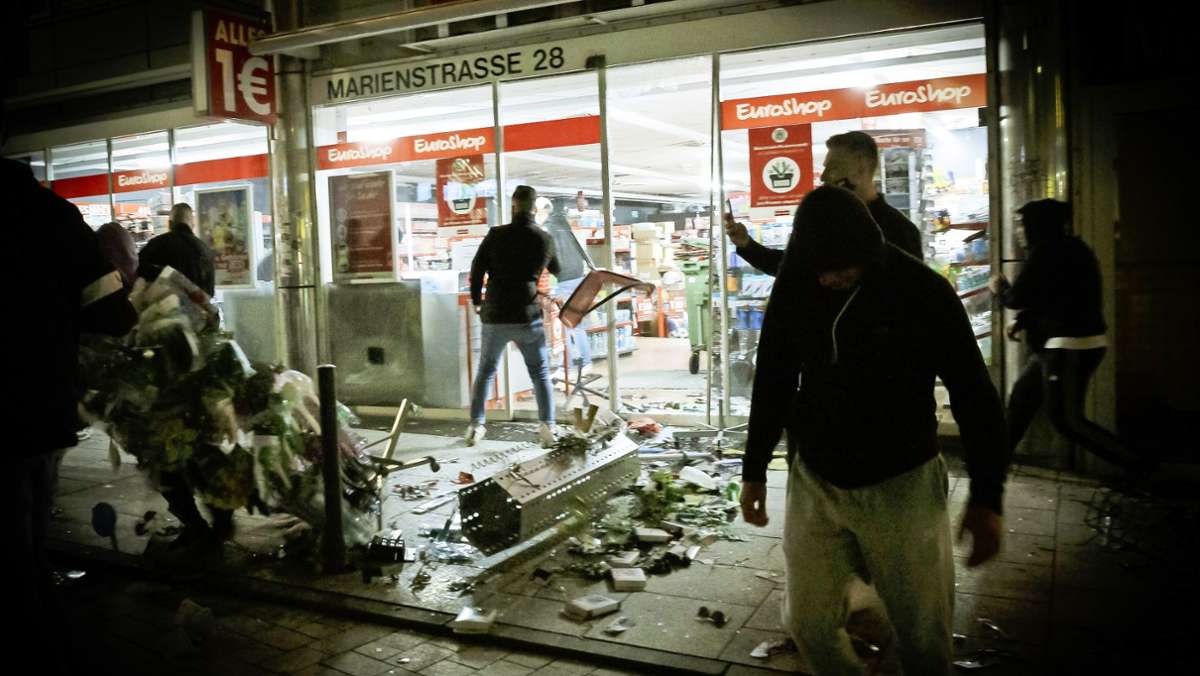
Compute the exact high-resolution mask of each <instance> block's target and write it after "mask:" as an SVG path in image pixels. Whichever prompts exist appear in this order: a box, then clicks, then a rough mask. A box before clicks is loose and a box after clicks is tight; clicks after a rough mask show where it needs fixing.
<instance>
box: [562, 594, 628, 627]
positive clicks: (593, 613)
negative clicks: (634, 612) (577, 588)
mask: <svg viewBox="0 0 1200 676" xmlns="http://www.w3.org/2000/svg"><path fill="white" fill-rule="evenodd" d="M620 609H621V602H620V601H617V600H614V599H611V598H609V597H607V596H605V595H603V594H588V595H587V596H581V597H579V598H577V599H572V600H571V601H569V602H567V605H566V606H565V607H564V608H563V614H564V615H566V616H567V617H569V618H571V619H572V620H577V621H579V622H585V621H587V620H591V619H595V618H597V617H603V616H605V615H608V614H610V613H615V612H617V611H618V610H620Z"/></svg>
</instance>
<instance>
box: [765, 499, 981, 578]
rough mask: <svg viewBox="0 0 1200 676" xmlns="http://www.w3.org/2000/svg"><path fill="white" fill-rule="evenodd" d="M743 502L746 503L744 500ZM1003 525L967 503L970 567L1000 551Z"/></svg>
mask: <svg viewBox="0 0 1200 676" xmlns="http://www.w3.org/2000/svg"><path fill="white" fill-rule="evenodd" d="M742 504H743V505H745V503H744V502H743V503H742ZM742 509H745V507H743V508H742ZM1003 526H1004V520H1003V519H1002V518H1001V517H1000V515H999V514H997V513H995V512H993V511H992V510H990V509H988V508H987V507H983V506H980V505H967V511H966V512H965V513H964V514H963V518H962V524H961V525H960V526H959V528H958V539H959V541H960V542H961V541H962V538H963V534H964V533H966V532H967V531H970V532H971V558H969V559H967V567H968V568H974V567H975V566H978V565H980V564H982V563H986V562H988V561H990V560H991V559H992V558H993V557H995V556H996V554H997V553H999V551H1000V533H1001V531H1002V530H1003Z"/></svg>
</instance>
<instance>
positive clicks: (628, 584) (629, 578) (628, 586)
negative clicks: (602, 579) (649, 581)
mask: <svg viewBox="0 0 1200 676" xmlns="http://www.w3.org/2000/svg"><path fill="white" fill-rule="evenodd" d="M608 573H609V575H610V576H611V577H612V583H613V591H618V592H635V591H642V590H643V589H645V588H646V571H644V570H642V569H641V568H613V569H611V570H610V571H608Z"/></svg>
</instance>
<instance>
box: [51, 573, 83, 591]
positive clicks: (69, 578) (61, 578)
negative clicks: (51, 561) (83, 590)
mask: <svg viewBox="0 0 1200 676" xmlns="http://www.w3.org/2000/svg"><path fill="white" fill-rule="evenodd" d="M86 575H87V573H86V572H84V571H82V570H68V571H66V572H61V573H60V572H59V571H57V570H56V571H53V572H51V573H50V580H51V582H52V583H53V584H54V586H55V587H63V586H66V585H68V584H73V583H75V582H78V581H80V580H82V579H83V578H84V577H85V576H86Z"/></svg>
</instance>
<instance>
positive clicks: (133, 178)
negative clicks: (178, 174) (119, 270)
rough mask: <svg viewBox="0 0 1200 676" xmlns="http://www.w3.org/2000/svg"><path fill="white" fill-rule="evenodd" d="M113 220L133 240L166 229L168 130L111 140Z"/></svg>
mask: <svg viewBox="0 0 1200 676" xmlns="http://www.w3.org/2000/svg"><path fill="white" fill-rule="evenodd" d="M112 192H113V209H114V210H115V212H116V213H115V215H114V219H113V220H115V221H117V222H118V223H120V224H121V225H123V226H125V228H126V229H128V230H129V231H130V232H131V233H132V234H133V236H134V241H136V242H140V243H143V244H144V243H145V242H146V241H148V240H149V239H150V238H151V237H153V236H154V235H160V234H162V233H164V232H166V231H167V223H168V221H169V220H170V219H169V216H170V213H171V152H170V146H169V145H168V139H167V132H165V131H160V132H153V133H150V134H138V135H136V136H125V137H122V138H115V139H113V140H112Z"/></svg>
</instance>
